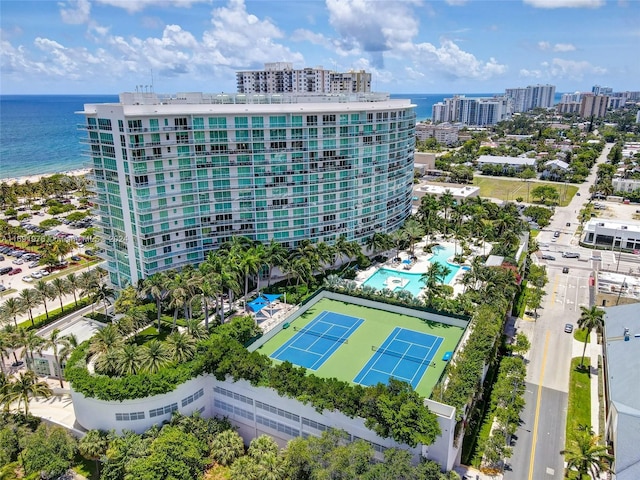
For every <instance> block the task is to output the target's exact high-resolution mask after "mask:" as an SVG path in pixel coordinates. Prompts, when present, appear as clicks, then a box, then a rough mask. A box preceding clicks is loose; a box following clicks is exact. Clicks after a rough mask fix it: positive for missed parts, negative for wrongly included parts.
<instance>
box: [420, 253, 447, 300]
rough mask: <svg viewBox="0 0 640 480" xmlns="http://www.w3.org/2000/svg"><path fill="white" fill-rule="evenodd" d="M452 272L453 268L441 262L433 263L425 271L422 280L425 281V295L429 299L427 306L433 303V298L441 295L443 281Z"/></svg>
mask: <svg viewBox="0 0 640 480" xmlns="http://www.w3.org/2000/svg"><path fill="white" fill-rule="evenodd" d="M450 273H451V269H450V268H449V267H448V266H446V265H442V264H440V263H435V262H434V263H432V264H430V265H429V268H428V269H427V271H426V272H425V273H423V274H422V276H421V277H420V281H421V282H422V283H424V286H425V292H424V295H425V297H426V299H427V306H431V305H432V304H433V299H434V298H435V297H437V296H439V295H440V293H441V290H442V288H441V287H442V283H444V279H445V278H446V276H447V275H449V274H450Z"/></svg>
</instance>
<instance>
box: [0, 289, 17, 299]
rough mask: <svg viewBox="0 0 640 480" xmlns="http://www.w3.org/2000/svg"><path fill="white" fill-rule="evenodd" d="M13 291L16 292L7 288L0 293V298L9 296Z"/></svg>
mask: <svg viewBox="0 0 640 480" xmlns="http://www.w3.org/2000/svg"><path fill="white" fill-rule="evenodd" d="M15 291H16V289H15V288H7V289H6V290H5V291H3V292H0V298H2V297H4V296H5V295H9V294H10V293H13V292H15Z"/></svg>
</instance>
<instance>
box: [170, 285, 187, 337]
mask: <svg viewBox="0 0 640 480" xmlns="http://www.w3.org/2000/svg"><path fill="white" fill-rule="evenodd" d="M169 292H170V293H169V298H170V300H169V308H171V309H173V330H175V329H176V324H177V322H178V313H179V312H180V309H181V308H183V307H184V306H185V305H186V303H187V289H186V288H185V286H184V278H183V277H182V275H180V274H176V275H174V277H173V278H172V279H171V281H170V283H169Z"/></svg>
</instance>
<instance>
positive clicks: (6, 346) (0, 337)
mask: <svg viewBox="0 0 640 480" xmlns="http://www.w3.org/2000/svg"><path fill="white" fill-rule="evenodd" d="M11 350H12V346H11V341H10V340H9V337H8V334H7V333H6V332H5V331H4V330H0V371H2V374H3V375H5V374H6V373H7V370H6V368H5V365H4V360H5V358H6V359H7V360H8V359H9V352H11Z"/></svg>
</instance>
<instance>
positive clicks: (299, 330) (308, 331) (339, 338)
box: [293, 326, 349, 343]
mask: <svg viewBox="0 0 640 480" xmlns="http://www.w3.org/2000/svg"><path fill="white" fill-rule="evenodd" d="M293 331H294V332H302V333H305V334H309V335H314V336H316V337H320V338H326V339H327V340H333V341H334V342H340V343H349V342H348V341H347V339H346V338H344V337H337V336H335V335H328V334H325V333H321V332H314V331H313V330H305V329H304V328H298V327H296V326H294V327H293Z"/></svg>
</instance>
